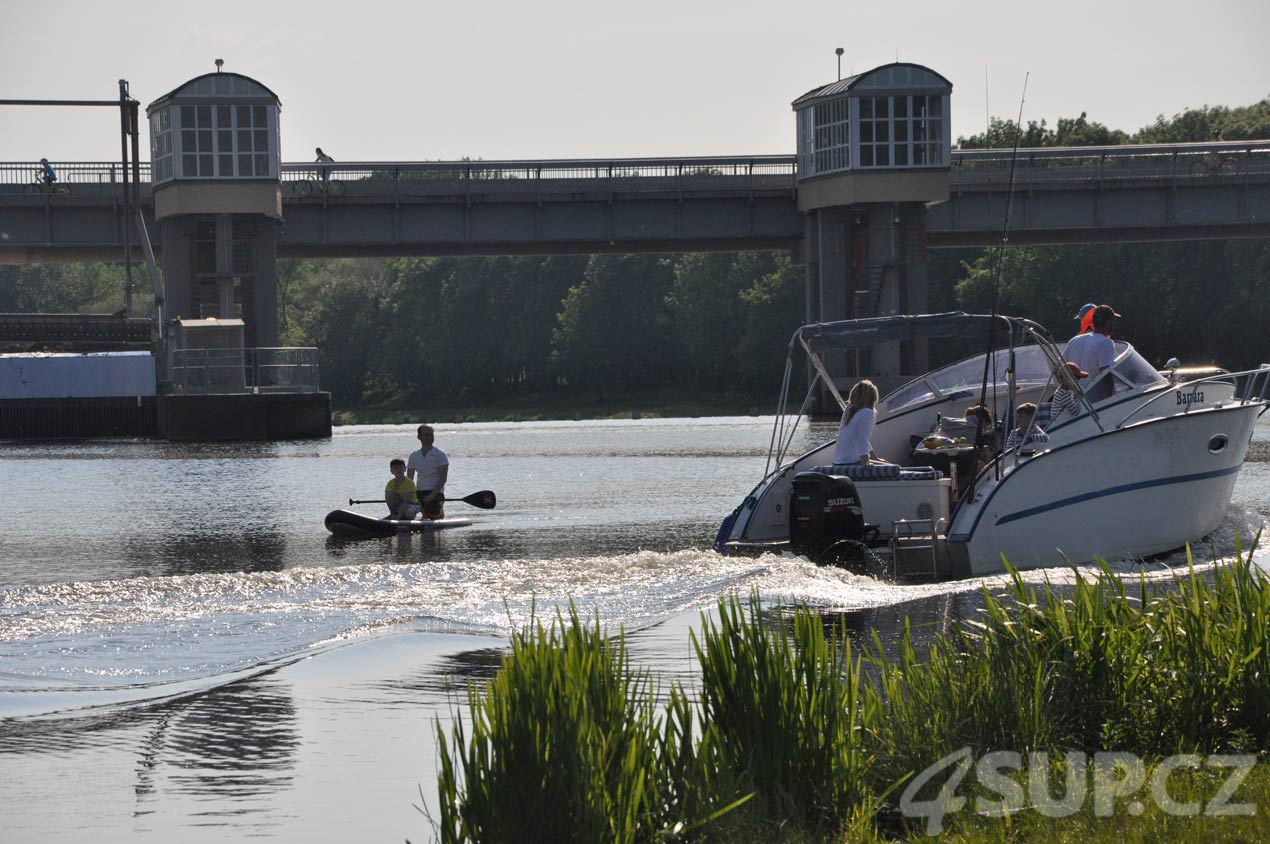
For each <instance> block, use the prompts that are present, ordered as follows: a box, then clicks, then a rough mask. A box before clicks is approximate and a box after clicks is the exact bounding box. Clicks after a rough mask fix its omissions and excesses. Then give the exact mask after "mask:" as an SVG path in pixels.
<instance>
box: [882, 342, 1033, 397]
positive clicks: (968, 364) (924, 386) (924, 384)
mask: <svg viewBox="0 0 1270 844" xmlns="http://www.w3.org/2000/svg"><path fill="white" fill-rule="evenodd" d="M993 355H994V357H995V360H994V362H993V363H994V364H995V365H994V367H993V368H992V369H989V370H988V377H989V378H993V377H994V374H995V378H996V380H997V381H1000V382H1004V381H1005V371H1006V369H1007V368H1008V367H1009V365H1010V350H1009V349H998V350H997V351H995V352H993ZM986 357H987V355H976V356H975V357H972V358H966V359H965V360H962V361H958V362H957V363H954V364H951V365H949V366H945V367H944V368H943V369H937V370H935V371H934V372H930V373H927V374H926V375H923V376H922V377H921V378H918V379H917V380H915V381H910V382H909V383H907V384H905V385H904V386H903V387H900V388H899V389H898V390H896V391H895V392H893V393H891V394H890V395H888V396H887V397H886V398H885V399H884V400H883V401H882V407H883V408H884V409H885V410H887V411H893V410H897V409H899V408H901V407H908V406H910V405H915V404H921V403H923V402H926V401H930V400H931V399H933V398H935V397H936V391H938V395H939V397H941V398H949V397H950V396H951V397H956V394H958V393H964V394H965V395H967V396H968V395H971V394H973V392H974V391H975V390H978V389H979V388H980V387H981V386H982V384H983V364H984V359H985V358H986ZM1014 364H1015V367H1016V376H1015V378H1016V381H1017V383H1019V384H1044V383H1045V382H1046V381H1047V380H1049V377H1050V369H1051V368H1052V367H1051V366H1050V363H1049V360H1048V359H1047V358H1046V357H1045V353H1044V351H1042V349H1041V347H1040V346H1036V345H1032V346H1016V347H1015V349H1014Z"/></svg>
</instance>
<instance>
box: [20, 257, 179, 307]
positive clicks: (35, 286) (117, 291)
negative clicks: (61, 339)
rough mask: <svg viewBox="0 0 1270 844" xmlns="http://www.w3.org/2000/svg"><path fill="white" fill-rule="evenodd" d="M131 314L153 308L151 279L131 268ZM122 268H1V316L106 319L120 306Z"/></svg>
mask: <svg viewBox="0 0 1270 844" xmlns="http://www.w3.org/2000/svg"><path fill="white" fill-rule="evenodd" d="M132 279H133V284H134V285H135V288H134V290H133V299H132V305H133V313H134V314H135V315H137V316H149V315H150V313H151V311H152V309H153V307H154V293H153V287H152V285H151V283H150V277H149V275H147V273H146V271H145V269H144V268H143V267H140V266H134V267H133V268H132ZM125 285H126V281H125V276H124V269H123V267H122V266H117V265H114V264H104V263H82V264H81V263H74V264H29V265H25V266H10V265H0V313H36V314H40V313H42V314H103V313H105V314H109V313H114V312H115V311H117V310H119V309H120V308H121V307H123V304H124V288H125Z"/></svg>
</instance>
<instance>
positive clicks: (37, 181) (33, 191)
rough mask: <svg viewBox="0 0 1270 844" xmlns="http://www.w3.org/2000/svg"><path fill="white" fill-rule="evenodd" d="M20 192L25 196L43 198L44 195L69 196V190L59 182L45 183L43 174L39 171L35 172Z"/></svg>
mask: <svg viewBox="0 0 1270 844" xmlns="http://www.w3.org/2000/svg"><path fill="white" fill-rule="evenodd" d="M22 192H23V193H24V194H26V195H27V196H43V195H44V194H46V193H47V194H48V195H50V196H52V195H53V194H61V195H63V196H69V195H70V192H71V189H70V188H68V187H67V186H66V185H63V184H62V183H60V182H47V181H45V180H44V172H43V171H41V170H36V171H35V176H34V177H33V178H32V179H31V181H29V182H27V183H26V186H25V187H24V188H23V189H22Z"/></svg>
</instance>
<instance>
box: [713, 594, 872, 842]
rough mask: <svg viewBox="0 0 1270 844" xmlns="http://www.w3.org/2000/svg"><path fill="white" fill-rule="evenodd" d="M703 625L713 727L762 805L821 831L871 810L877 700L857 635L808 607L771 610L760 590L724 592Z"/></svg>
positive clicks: (781, 819)
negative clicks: (866, 679) (837, 631)
mask: <svg viewBox="0 0 1270 844" xmlns="http://www.w3.org/2000/svg"><path fill="white" fill-rule="evenodd" d="M783 623H788V627H787V628H786V627H785V626H783ZM702 627H703V629H702V635H701V637H700V639H698V638H697V636H696V634H695V633H694V634H693V637H692V638H693V647H694V649H695V650H696V653H697V658H698V660H699V661H700V663H701V673H702V678H701V683H702V690H701V711H702V722H703V732H704V734H705V737H706V738H707V739H708V740H709V741H711V742H714V744H715V747H716V748H717V750H716V752H717V755H718V758H719V759H720V761H721V762H722V763H723V764H725V765H727V766H728V767H729V768H730V769H731V770H732V771H733V772H735V774H736V775H737V777H738V778H739V781H740V783H741V785H742V787H743V788H745V789H750V788H752V789H753V791H754V793H755V801H756V803H757V804H758V806H757V807H756V809H755V811H758V812H760V813H762V814H763V815H764V816H766V817H767V818H769V819H770V820H771V821H772V822H773V823H785V822H792V823H793V824H795V825H796V826H797V827H799V828H803V829H807V830H811V831H817V830H819V831H834V830H838V829H843V828H846V827H848V826H851V825H853V824H858V823H860V820H861V818H864V819H866V820H867V819H868V818H870V817H871V815H872V805H873V795H872V792H871V791H870V788H869V786H868V773H869V768H870V765H871V764H872V756H871V750H872V748H871V741H870V734H869V728H870V727H871V725H872V722H873V720H874V713H873V712H872V710H871V709H870V705H871V703H872V702H873V701H874V700H875V699H874V698H871V697H868V696H866V695H863V694H862V693H861V684H860V661H859V659H853V657H852V653H851V646H850V643H849V642H847V641H846V640H845V639H844V638H843V637H841V636H838V635H835V636H826V634H825V629H824V620H823V619H822V617H821V616H819V615H816V614H813V613H812V612H811V611H810V610H808V609H807V608H806V607H802V608H798V609H795V610H794V611H793V613H792V614H789V615H787V614H785V613H781V612H776V613H764V612H763V610H762V607H761V604H760V600H759V597H758V595H757V594H751V596H750V598H749V602H748V606H746V607H742V605H741V602H740V600H739V599H737V598H735V597H732V598H728V599H725V600H721V601H720V602H719V606H718V622H717V626H716V624H715V623H714V622H712V621H711V620H710V619H709V618H708V617H704V618H703V622H702Z"/></svg>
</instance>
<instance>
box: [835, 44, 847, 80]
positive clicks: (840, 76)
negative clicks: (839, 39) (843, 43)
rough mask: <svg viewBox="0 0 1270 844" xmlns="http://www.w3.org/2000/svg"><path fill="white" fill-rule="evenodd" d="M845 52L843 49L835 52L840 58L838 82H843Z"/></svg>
mask: <svg viewBox="0 0 1270 844" xmlns="http://www.w3.org/2000/svg"><path fill="white" fill-rule="evenodd" d="M843 52H845V51H844V50H843V49H842V48H841V47H839V48H838V49H836V50H834V54H835V55H837V56H838V81H839V82H841V81H842V54H843Z"/></svg>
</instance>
